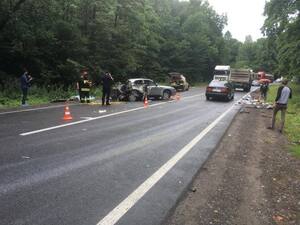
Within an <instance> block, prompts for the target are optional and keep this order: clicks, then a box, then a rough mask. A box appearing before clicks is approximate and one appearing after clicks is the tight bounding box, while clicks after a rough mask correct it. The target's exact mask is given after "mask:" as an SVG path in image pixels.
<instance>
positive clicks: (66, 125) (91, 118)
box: [20, 95, 201, 136]
mask: <svg viewBox="0 0 300 225" xmlns="http://www.w3.org/2000/svg"><path fill="white" fill-rule="evenodd" d="M198 96H201V95H193V96H189V97H186V98H190V97H198ZM186 98H183V99H186ZM168 102H173V100H171V101H167V102H160V103H156V104H151V105H149V106H148V107H156V106H159V105H164V104H166V103H168ZM142 109H144V107H138V108H134V109H129V110H125V111H121V112H116V113H111V114H106V115H103V116H98V117H89V118H87V119H84V120H80V121H76V122H72V123H67V124H62V125H57V126H53V127H48V128H44V129H39V130H35V131H30V132H25V133H21V134H20V135H21V136H28V135H32V134H37V133H42V132H45V131H50V130H55V129H59V128H63V127H69V126H73V125H76V124H81V123H86V122H90V121H93V120H99V119H102V118H106V117H111V116H116V115H120V114H125V113H129V112H134V111H138V110H142Z"/></svg>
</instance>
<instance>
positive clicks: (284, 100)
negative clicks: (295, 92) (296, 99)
mask: <svg viewBox="0 0 300 225" xmlns="http://www.w3.org/2000/svg"><path fill="white" fill-rule="evenodd" d="M287 84H288V80H286V79H285V80H283V81H282V85H281V86H280V87H279V88H278V90H277V97H276V99H275V106H274V109H273V116H272V125H271V127H268V128H269V129H274V127H275V121H276V115H277V113H278V111H281V123H280V128H279V132H280V133H282V131H283V127H284V122H285V113H286V109H287V104H288V100H289V98H292V90H291V89H290V88H289V87H288V86H287Z"/></svg>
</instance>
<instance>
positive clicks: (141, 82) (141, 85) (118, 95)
mask: <svg viewBox="0 0 300 225" xmlns="http://www.w3.org/2000/svg"><path fill="white" fill-rule="evenodd" d="M146 95H147V97H148V98H152V99H163V100H168V99H170V98H171V97H172V96H174V95H176V90H175V88H173V87H170V86H162V85H159V84H157V83H155V82H154V81H153V80H150V79H146V78H133V79H128V80H127V82H126V83H125V84H119V85H117V87H116V88H114V89H113V93H112V98H113V99H115V100H120V101H130V102H134V101H141V100H143V99H144V97H145V96H146Z"/></svg>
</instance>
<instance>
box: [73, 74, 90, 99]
mask: <svg viewBox="0 0 300 225" xmlns="http://www.w3.org/2000/svg"><path fill="white" fill-rule="evenodd" d="M91 86H92V82H91V81H90V80H89V78H88V72H87V71H86V70H83V71H81V76H80V80H79V81H78V82H77V90H78V92H79V98H80V102H81V103H84V102H87V103H90V91H91Z"/></svg>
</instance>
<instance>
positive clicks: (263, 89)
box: [260, 81, 269, 102]
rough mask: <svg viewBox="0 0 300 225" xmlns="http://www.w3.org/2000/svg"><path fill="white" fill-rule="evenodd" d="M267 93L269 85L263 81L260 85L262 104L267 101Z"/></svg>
mask: <svg viewBox="0 0 300 225" xmlns="http://www.w3.org/2000/svg"><path fill="white" fill-rule="evenodd" d="M268 91H269V83H268V82H266V81H265V82H263V83H262V84H261V85H260V95H261V98H262V99H263V100H264V102H266V101H267V93H268Z"/></svg>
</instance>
